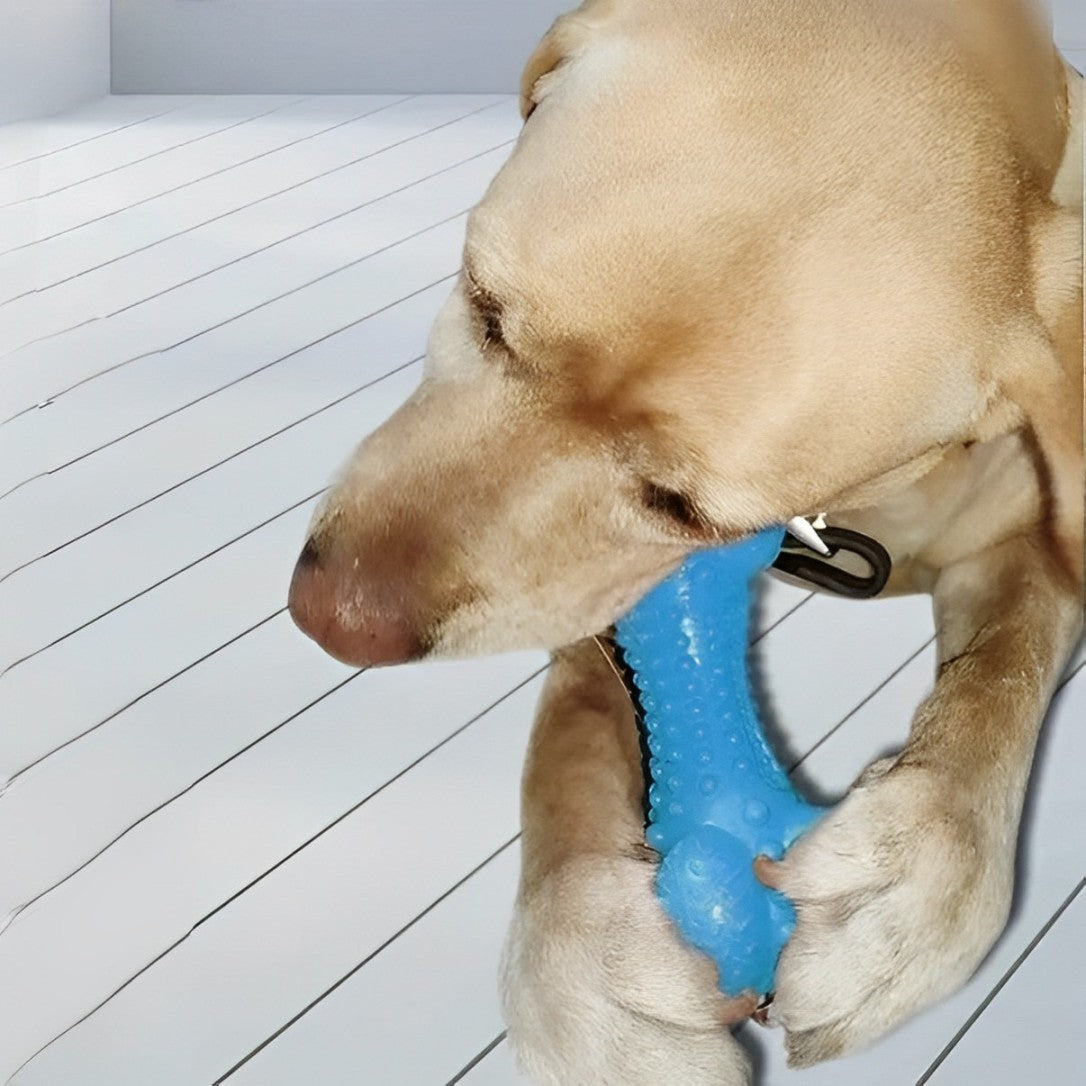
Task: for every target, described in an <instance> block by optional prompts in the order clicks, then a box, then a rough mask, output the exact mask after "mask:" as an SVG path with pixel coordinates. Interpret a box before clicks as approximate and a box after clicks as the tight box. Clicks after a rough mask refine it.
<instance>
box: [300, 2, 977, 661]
mask: <svg viewBox="0 0 1086 1086" xmlns="http://www.w3.org/2000/svg"><path fill="white" fill-rule="evenodd" d="M711 6H712V7H713V8H714V9H721V8H728V6H727V5H718V4H713V5H711ZM666 7H667V6H666V5H658V4H643V3H636V2H634V3H627V4H619V3H612V2H611V0H599V2H595V3H589V4H587V5H586V6H585V7H584V8H582V9H581V10H580V11H579V12H577V13H575V14H574V15H572V16H567V17H566V18H565V19H562V20H559V22H558V24H556V26H555V27H554V28H553V29H552V31H551V33H550V34H549V35H548V36H547V38H546V39H545V40H544V42H543V44H542V45H541V46H540V48H539V49H538V50H537V52H536V54H535V55H534V56H533V58H532V59H531V61H530V62H529V64H528V67H527V70H526V73H525V79H524V86H523V92H522V108H523V111H524V113H525V115H526V117H527V120H526V124H525V127H524V129H523V131H522V134H521V137H520V139H519V141H518V144H517V147H516V149H515V150H514V152H513V154H512V156H511V158H510V159H509V161H508V162H507V164H506V165H505V166H504V168H503V169H502V170H501V172H500V173H499V175H498V176H497V177H496V178H495V180H494V181H493V183H492V185H491V186H490V189H489V190H488V192H487V194H486V196H485V198H484V199H483V201H482V202H481V203H480V205H479V206H478V207H477V208H476V209H475V210H474V212H473V213H472V215H471V217H470V219H469V223H468V228H467V238H466V244H465V249H464V258H463V270H462V272H461V274H460V276H459V279H458V281H457V283H456V286H455V288H454V290H453V292H452V295H451V297H450V298H449V299H448V301H447V303H446V305H445V306H444V308H443V310H442V311H441V313H440V315H439V317H438V319H437V321H436V323H435V326H434V328H433V332H432V335H431V338H430V343H429V351H428V363H427V368H426V372H425V375H424V379H423V381H422V384H421V386H420V387H419V388H418V390H417V391H416V392H415V394H414V395H413V396H412V397H411V398H410V399H409V400H408V402H407V403H406V404H404V406H403V407H402V408H401V409H400V410H399V411H398V412H397V413H396V414H395V415H394V416H393V417H392V418H390V419H389V420H388V421H387V422H386V423H385V424H384V425H383V426H381V427H380V428H379V429H378V430H377V431H376V432H375V433H373V434H371V435H370V436H369V437H367V438H366V439H365V440H364V441H363V442H362V444H361V445H360V446H359V448H358V449H357V451H356V452H355V453H354V455H353V457H352V458H351V460H350V461H349V463H348V464H347V466H346V468H345V470H344V471H343V473H342V476H341V477H340V479H339V481H338V482H337V483H336V485H335V486H334V487H333V489H332V490H331V492H330V493H329V495H328V497H327V499H326V500H325V501H324V503H323V504H322V506H321V507H320V509H319V511H318V513H317V515H316V517H315V519H314V521H313V525H312V529H311V534H310V538H309V541H308V543H307V544H306V546H305V549H304V551H303V554H302V557H301V558H300V560H299V563H298V566H297V569H296V571H295V576H294V580H293V583H292V586H291V593H290V607H291V612H292V614H293V616H294V618H295V620H296V621H297V622H298V624H299V625H300V626H301V627H302V629H304V630H305V631H306V632H307V633H309V634H310V635H311V636H313V637H314V638H315V639H316V640H317V641H318V642H319V643H320V644H322V645H323V646H324V647H325V648H326V649H327V650H328V651H329V652H331V653H332V654H333V655H335V656H337V657H339V658H341V659H343V660H345V661H348V662H351V663H354V664H359V665H362V664H378V663H389V662H396V661H402V660H406V659H411V658H417V657H419V656H422V655H425V654H457V655H460V654H470V653H480V652H485V651H494V650H499V649H502V650H504V649H509V648H514V647H526V646H541V647H555V646H559V645H563V644H567V643H569V642H571V641H573V640H574V639H576V638H579V637H582V636H584V635H586V634H589V633H592V632H594V631H597V630H600V629H603V628H605V627H606V626H607V625H608V624H609V623H611V622H612V621H613V620H614V619H615V618H616V617H617V616H618V615H619V614H621V613H622V612H623V611H624V610H625V609H626V608H628V607H629V606H630V605H631V604H632V603H633V602H634V600H635V599H636V598H638V596H639V595H640V594H642V593H643V592H644V591H645V590H646V589H647V588H648V587H649V586H650V585H651V584H652V583H654V582H655V581H657V580H658V579H660V578H661V577H662V576H664V575H665V574H666V573H667V572H668V571H669V570H670V569H671V568H673V567H674V566H675V565H676V564H677V563H678V562H679V561H680V560H681V559H682V557H683V556H684V555H685V554H687V553H689V552H690V551H691V550H693V549H694V548H697V547H702V546H707V545H710V544H713V543H718V542H723V541H727V540H730V539H733V538H737V537H739V536H741V535H743V534H746V533H748V532H750V531H752V530H755V529H758V528H761V527H763V526H765V525H768V524H771V523H775V522H782V521H784V520H786V519H787V518H789V517H791V516H793V515H797V514H802V513H806V512H810V511H814V510H817V509H821V508H832V507H834V505H835V504H840V502H841V501H842V500H850V499H856V500H860V498H861V497H862V498H863V500H868V499H869V498H871V497H872V496H874V495H875V494H877V492H878V490H879V487H880V486H882V485H883V481H885V480H892V481H895V482H896V483H900V481H901V480H902V479H911V478H915V477H916V476H917V475H918V474H919V473H920V472H922V471H923V470H925V468H926V466H928V465H930V463H931V462H932V460H931V458H932V457H933V456H936V455H938V450H939V449H940V448H941V447H942V446H943V445H945V443H947V442H949V441H952V440H956V439H958V438H959V437H961V436H963V435H965V434H967V433H968V432H970V431H971V430H972V429H973V428H974V427H975V424H976V420H977V419H978V418H979V417H981V416H983V415H984V413H985V412H986V411H988V409H989V407H990V403H989V400H990V396H989V394H988V390H987V389H986V387H985V385H984V382H983V380H981V378H980V377H979V376H978V371H977V369H976V367H974V366H973V365H972V360H971V359H970V358H968V357H965V356H966V354H967V353H968V351H969V349H970V348H969V345H968V344H969V337H968V336H962V337H961V338H957V339H956V337H959V336H960V335H961V333H962V330H963V329H968V328H970V327H971V325H970V321H971V320H973V319H974V317H973V313H972V309H971V306H973V304H974V300H973V299H972V298H971V297H970V296H969V290H970V286H969V283H970V282H971V280H970V279H969V276H968V275H965V276H964V279H965V285H964V286H963V273H962V259H961V257H960V254H959V255H955V252H956V250H955V246H956V245H957V244H958V243H959V242H960V240H961V239H960V238H959V236H958V232H959V231H961V230H964V231H966V233H967V234H968V236H969V237H970V239H974V238H975V237H976V236H977V235H976V233H975V231H976V229H977V222H976V221H975V220H976V216H977V215H979V214H981V212H980V211H976V212H975V213H974V211H972V210H971V206H972V205H969V206H966V205H965V204H963V203H962V201H961V199H959V197H960V194H956V196H955V198H956V199H958V203H959V204H961V205H962V206H960V207H958V208H957V209H956V212H955V215H953V216H951V215H950V214H949V213H948V214H944V215H939V214H936V215H935V217H934V222H933V219H932V206H933V204H934V205H938V206H940V207H941V206H942V205H943V204H945V202H946V193H945V178H944V179H942V180H931V181H930V182H929V181H925V180H924V177H925V174H924V169H925V168H926V167H925V165H924V164H922V163H921V164H920V165H919V167H918V165H917V163H915V162H914V161H912V159H913V158H915V151H909V150H908V145H909V142H910V141H909V136H910V133H911V134H912V135H913V136H917V135H918V132H919V129H918V126H923V125H924V124H925V123H928V121H929V120H930V118H929V119H927V120H926V119H925V117H924V116H923V113H922V111H920V112H918V111H917V110H916V109H912V111H911V112H906V113H905V114H904V115H903V114H902V109H901V108H900V103H896V101H894V100H892V98H891V96H890V95H889V94H888V92H886V91H884V90H882V89H880V88H883V87H884V85H885V84H886V73H885V70H884V68H885V65H886V64H889V63H892V58H891V59H887V58H880V57H878V56H876V57H874V58H871V57H869V56H868V55H867V54H866V53H864V51H863V49H861V48H858V46H857V43H855V42H846V43H842V47H841V48H842V56H847V57H848V62H849V63H850V64H851V65H853V68H855V69H859V70H858V71H854V72H853V73H852V79H851V83H850V86H849V87H848V88H841V87H839V86H838V85H837V84H836V82H835V80H834V79H833V78H832V75H833V73H832V71H831V70H830V69H828V68H826V66H825V65H824V64H822V63H821V60H820V59H818V60H814V61H812V63H811V65H809V67H810V68H811V69H812V71H811V72H808V74H807V75H805V76H801V75H799V74H797V73H795V72H791V71H783V72H776V73H773V74H767V73H769V72H770V71H771V70H772V67H773V65H774V64H775V63H776V62H777V60H779V58H775V57H774V56H773V55H772V50H773V48H774V46H773V45H772V43H771V42H769V41H768V39H767V41H762V40H761V39H760V38H758V36H757V35H754V36H753V37H752V36H751V34H749V33H747V34H744V33H742V32H741V30H742V27H741V26H738V25H737V27H736V28H731V27H729V26H725V25H723V24H722V25H720V26H718V27H716V30H717V31H718V33H717V34H715V35H713V34H710V35H709V37H708V38H706V37H704V36H698V35H696V34H694V33H693V32H692V30H691V27H692V26H693V27H695V28H696V27H697V26H698V24H697V22H696V21H693V20H672V19H669V18H668V16H667V14H666ZM739 7H741V6H739ZM661 9H665V10H661ZM804 17H805V16H804V15H803V14H802V12H797V13H796V15H795V19H796V20H797V22H798V23H800V24H802V22H803V19H804ZM714 18H717V19H718V20H725V21H727V20H732V21H737V20H739V21H741V20H740V16H739V15H738V14H737V13H736V12H735V11H730V9H729V12H728V13H727V14H724V13H722V14H719V15H717V16H714ZM712 25H713V24H710V26H711V27H712ZM702 29H704V28H702ZM733 29H734V31H735V32H734V34H733V33H731V31H732V30H733ZM897 63H899V64H900V63H901V61H900V60H898V61H897ZM791 67H796V66H794V65H792V66H791ZM858 86H859V87H860V88H861V90H860V92H859V103H860V105H859V106H857V93H858V92H857V87H858ZM880 96H881V97H880ZM858 108H859V109H860V111H861V114H862V113H863V111H864V110H866V111H867V114H869V115H870V118H871V120H872V123H873V124H875V123H876V122H877V123H878V124H879V125H882V124H884V123H888V124H889V127H890V129H892V131H884V130H883V128H882V127H877V128H872V130H871V131H870V132H862V133H861V132H860V131H859V130H858V129H857V124H858V121H857V110H858ZM886 113H890V114H891V116H890V118H889V120H888V121H887V119H886V117H885V114H886ZM862 119H863V118H862V116H861V118H860V121H861V122H862ZM860 127H861V128H862V123H861V125H860ZM903 131H904V133H905V135H904V137H903ZM903 139H904V143H905V146H906V149H905V150H902V148H901V144H902V141H903ZM922 143H923V141H920V140H913V146H914V147H915V146H916V145H918V144H922ZM873 162H874V163H877V165H876V166H873V165H872V163H873ZM959 168H962V169H965V168H968V164H963V165H961V166H960V167H959ZM903 171H904V172H905V173H907V174H908V177H909V178H912V179H916V178H919V179H920V180H917V181H916V184H918V185H920V186H921V190H920V191H915V192H913V191H910V194H909V199H908V201H906V202H903V200H902V189H901V186H902V181H901V176H902V173H903ZM944 172H945V170H944ZM925 186H926V187H925ZM895 201H896V202H895ZM891 207H893V209H894V214H893V215H888V208H891ZM966 219H968V220H969V221H968V222H967V223H963V220H966ZM971 243H972V242H971ZM933 247H934V250H935V251H936V252H938V253H944V252H945V253H947V254H948V256H947V260H946V261H945V263H941V262H940V260H939V259H935V260H933V259H931V252H932V251H933ZM974 248H975V245H974ZM975 255H976V254H972V256H975ZM989 270H990V269H989ZM977 289H978V290H979V289H980V288H979V287H978V288H977ZM986 289H988V290H989V294H990V288H986ZM981 301H983V302H984V304H988V303H989V302H990V301H991V298H987V299H981ZM981 301H977V303H976V304H978V305H979V304H981ZM948 344H953V345H954V346H953V348H952V349H953V350H954V351H957V352H959V353H960V354H961V355H962V363H963V364H962V365H957V366H947V365H946V361H947V359H946V351H947V345H948ZM873 480H877V482H875V483H874V484H873V483H872V481H873ZM887 485H889V484H887Z"/></svg>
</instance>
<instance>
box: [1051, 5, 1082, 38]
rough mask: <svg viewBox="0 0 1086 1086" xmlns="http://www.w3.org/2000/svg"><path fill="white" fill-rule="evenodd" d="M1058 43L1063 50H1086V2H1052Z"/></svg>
mask: <svg viewBox="0 0 1086 1086" xmlns="http://www.w3.org/2000/svg"><path fill="white" fill-rule="evenodd" d="M1051 3H1052V19H1053V23H1054V24H1055V29H1056V42H1057V44H1058V45H1059V46H1060V47H1061V48H1062V49H1086V0H1051Z"/></svg>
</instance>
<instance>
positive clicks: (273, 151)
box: [0, 94, 419, 257]
mask: <svg viewBox="0 0 1086 1086" xmlns="http://www.w3.org/2000/svg"><path fill="white" fill-rule="evenodd" d="M417 97H419V96H418V95H414V94H408V95H406V96H405V97H403V98H400V99H399V100H398V101H395V102H388V103H386V104H385V105H383V106H378V107H377V109H372V110H368V111H366V112H364V113H360V114H359V115H358V116H357V117H351V118H349V119H348V120H346V121H343V122H341V123H340V124H334V125H330V126H329V127H328V128H326V129H321V130H320V131H318V132H312V133H310V134H309V135H308V136H300V137H299V138H298V139H296V140H291V141H290V142H289V143H284V144H282V145H281V146H279V147H273V148H271V149H270V150H267V151H261V153H260V154H258V155H253V156H252V157H251V158H247V159H243V160H242V161H241V162H233V163H231V164H230V165H229V166H223V167H222V168H221V169H218V170H212V171H211V173H208V174H203V175H202V176H200V177H194V178H193V179H192V180H191V181H185V182H183V183H182V184H180V185H175V186H174V187H173V188H169V189H164V190H163V191H162V192H156V193H155V194H154V195H152V196H146V197H144V198H143V199H141V200H135V201H133V202H132V203H130V204H125V206H124V207H119V208H117V209H116V210H114V211H108V212H106V213H105V214H102V215H96V216H95V217H94V218H92V219H87V220H85V221H84V222H81V223H77V224H76V225H75V226H69V227H65V229H63V230H58V231H57V232H56V233H55V234H45V235H43V236H42V237H40V238H35V239H34V240H33V241H27V242H23V243H21V244H19V245H14V246H12V247H11V248H10V249H4V250H2V251H0V257H2V256H7V255H8V254H9V253H17V252H21V251H22V250H23V249H30V248H33V247H34V246H35V245H41V244H43V243H44V242H47V241H53V240H55V239H56V238H60V237H64V235H66V234H71V233H72V232H74V231H76V230H82V229H83V227H85V226H92V225H93V224H94V223H98V222H103V221H104V220H106V219H111V218H113V217H114V216H115V215H121V214H123V213H124V212H126V211H131V210H132V209H133V208H137V207H143V206H144V205H145V204H149V203H151V202H153V201H154V200H161V199H163V198H164V197H166V196H172V195H173V194H174V193H175V192H181V191H182V190H183V189H187V188H190V187H191V186H192V185H198V184H200V183H201V182H202V181H207V180H209V179H210V178H212V177H220V176H221V175H222V174H224V173H229V172H230V171H231V170H236V169H237V168H238V167H239V166H246V165H248V164H249V163H250V162H256V161H257V160H258V159H261V158H267V156H268V155H274V154H276V153H277V152H279V151H284V150H286V149H287V148H288V147H295V146H297V145H298V144H300V143H305V142H306V140H311V139H314V138H315V137H317V136H321V135H323V134H324V133H325V132H330V131H332V130H333V129H335V128H340V127H342V125H344V124H350V123H351V122H352V121H356V120H361V119H362V118H364V117H370V116H373V115H374V114H375V113H380V112H382V110H386V109H391V108H392V107H393V106H398V105H400V104H401V103H403V102H408V101H411V100H412V99H413V98H417ZM171 112H172V111H171ZM383 149H384V148H382V150H383ZM375 153H379V152H375ZM363 157H366V156H363ZM359 161H361V159H360V160H359ZM353 164H354V163H353V162H351V163H346V164H345V166H336V167H333V168H332V169H331V170H327V171H325V173H321V174H316V175H314V176H313V177H307V178H305V180H303V181H298V182H296V183H295V184H293V185H290V186H288V187H287V188H285V189H280V190H278V191H276V192H273V193H269V194H268V195H267V196H262V197H260V199H258V200H253V201H251V202H250V203H248V204H245V205H244V206H242V207H236V208H234V209H232V210H231V211H228V212H225V213H224V215H217V216H215V218H213V219H208V220H207V222H203V223H198V224H197V227H193V228H192V229H197V228H198V227H199V226H206V225H207V223H208V222H215V221H216V220H217V219H220V218H224V217H225V215H232V214H233V213H234V212H235V211H244V210H245V209H246V208H248V207H255V206H256V205H257V204H260V203H263V202H264V201H265V200H270V199H272V198H273V197H275V196H281V195H282V194H283V193H284V192H290V191H291V190H292V189H296V188H300V187H301V186H302V185H307V184H309V182H310V181H315V180H317V179H318V178H320V177H323V176H325V175H326V174H327V173H334V172H335V171H336V170H338V169H344V168H346V166H350V165H353ZM179 233H187V231H184V230H182V231H179Z"/></svg>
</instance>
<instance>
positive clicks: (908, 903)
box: [758, 760, 1014, 1067]
mask: <svg viewBox="0 0 1086 1086" xmlns="http://www.w3.org/2000/svg"><path fill="white" fill-rule="evenodd" d="M989 817H992V816H989ZM1002 828H1003V827H1002V826H1000V827H994V826H992V825H990V824H988V823H986V822H985V821H984V820H983V819H982V816H980V815H978V813H977V812H976V811H975V810H973V809H972V808H971V805H970V804H968V803H967V802H965V797H964V796H961V795H955V794H954V789H953V787H952V785H951V782H950V781H949V780H948V779H947V778H944V777H941V776H939V775H937V774H935V773H933V772H931V771H929V770H925V769H921V768H918V767H916V766H910V765H906V764H904V763H901V764H895V763H894V762H893V761H891V760H886V761H883V762H880V763H876V765H875V766H873V767H872V768H871V769H870V770H868V772H867V773H865V774H864V776H863V777H861V778H860V780H859V781H858V782H857V784H856V786H855V787H854V788H853V790H852V791H851V792H850V793H849V795H848V796H847V797H846V798H845V800H844V801H843V802H842V803H841V804H839V805H838V807H837V808H835V809H834V810H833V811H832V812H831V813H830V814H828V815H827V816H826V817H825V819H824V820H823V821H822V822H821V823H820V824H819V825H817V826H816V827H815V828H814V829H813V830H812V831H811V832H810V833H809V834H808V835H807V836H806V837H804V838H802V839H801V840H800V841H799V842H798V843H797V844H796V845H794V846H793V848H792V849H791V850H790V851H789V852H788V854H787V855H786V856H785V858H784V860H783V861H782V862H780V863H773V862H771V861H767V860H764V859H760V860H759V861H758V871H759V875H760V877H761V878H762V879H763V881H765V882H767V883H768V884H769V885H772V886H774V887H776V888H777V889H779V890H781V891H783V892H784V893H785V894H787V895H788V896H789V897H790V898H791V899H792V900H793V901H794V902H795V904H796V910H797V916H798V920H797V924H796V929H795V932H794V933H793V935H792V938H791V940H790V941H789V943H788V945H787V946H786V947H785V949H784V952H783V953H782V955H781V960H780V963H779V965H778V968H777V973H776V989H777V990H776V996H775V1000H774V1004H773V1008H772V1011H771V1013H770V1019H771V1021H774V1022H776V1023H778V1024H780V1025H783V1026H784V1028H785V1030H786V1031H787V1034H786V1044H787V1049H788V1059H789V1063H790V1064H791V1065H792V1066H794V1067H806V1066H810V1065H811V1064H814V1063H818V1062H820V1061H822V1060H828V1059H833V1058H835V1057H837V1056H841V1055H843V1054H844V1053H846V1052H848V1051H849V1050H851V1049H854V1048H857V1047H859V1046H861V1045H864V1044H866V1043H868V1042H870V1041H872V1040H874V1039H875V1038H877V1037H879V1036H881V1035H882V1034H883V1033H885V1032H887V1031H888V1030H890V1029H892V1028H893V1027H894V1026H896V1025H898V1024H899V1023H900V1022H902V1021H903V1020H904V1019H906V1018H908V1017H909V1016H911V1015H913V1014H915V1013H916V1012H918V1011H920V1010H922V1009H923V1008H925V1007H927V1006H930V1005H931V1004H932V1003H935V1002H936V1001H938V1000H939V999H941V998H943V997H944V996H946V995H948V994H949V993H950V992H952V991H954V990H955V989H956V988H958V987H960V986H961V985H962V984H963V983H964V982H965V981H966V980H967V979H968V978H969V976H970V975H971V974H972V973H973V971H974V970H975V969H976V967H977V966H978V965H979V963H980V961H981V959H982V958H983V957H984V955H985V954H986V953H987V951H988V949H989V948H990V947H991V945H992V943H993V942H994V941H995V939H996V937H997V936H998V935H999V933H1000V931H1001V930H1002V929H1003V926H1004V924H1005V923H1006V918H1007V914H1008V910H1009V907H1010V899H1011V891H1012V888H1013V868H1014V839H1013V833H1010V834H1006V835H1004V834H1000V833H998V832H997V833H993V832H991V831H992V830H993V829H1002ZM1008 836H1009V838H1010V840H1009V843H1008V842H1007V840H1006V838H1007V837H1008ZM1001 838H1002V840H1001Z"/></svg>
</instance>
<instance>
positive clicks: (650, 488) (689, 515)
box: [641, 480, 706, 531]
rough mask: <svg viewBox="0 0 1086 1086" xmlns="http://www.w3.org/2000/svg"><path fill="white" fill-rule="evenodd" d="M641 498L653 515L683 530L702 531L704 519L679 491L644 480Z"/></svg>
mask: <svg viewBox="0 0 1086 1086" xmlns="http://www.w3.org/2000/svg"><path fill="white" fill-rule="evenodd" d="M641 497H642V500H643V501H644V503H645V505H646V506H648V508H649V509H651V510H652V511H653V512H654V513H660V514H661V515H663V516H665V517H667V518H668V519H669V520H671V521H674V522H675V523H677V524H681V525H682V526H683V527H684V528H689V529H697V530H699V531H702V530H704V529H705V527H706V521H705V517H704V516H703V515H702V513H701V511H700V510H699V509H698V507H697V505H696V503H695V502H694V500H693V499H692V498H691V497H690V496H689V495H687V494H683V493H682V492H681V491H679V490H672V489H671V487H667V486H660V485H659V484H658V483H653V482H649V481H648V480H646V481H645V483H644V484H643V485H642V489H641Z"/></svg>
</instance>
